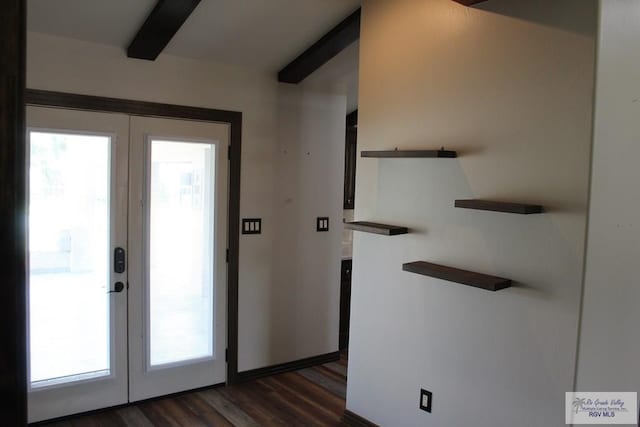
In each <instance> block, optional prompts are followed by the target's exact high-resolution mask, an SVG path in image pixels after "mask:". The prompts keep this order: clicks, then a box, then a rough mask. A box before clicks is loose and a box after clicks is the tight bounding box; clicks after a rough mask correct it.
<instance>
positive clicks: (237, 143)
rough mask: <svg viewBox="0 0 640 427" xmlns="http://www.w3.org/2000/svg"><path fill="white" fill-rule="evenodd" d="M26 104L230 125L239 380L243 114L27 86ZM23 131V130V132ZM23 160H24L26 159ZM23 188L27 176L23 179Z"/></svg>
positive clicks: (232, 296)
mask: <svg viewBox="0 0 640 427" xmlns="http://www.w3.org/2000/svg"><path fill="white" fill-rule="evenodd" d="M26 103H27V104H28V105H36V106H43V107H57V108H70V109H78V110H86V111H101V112H111V113H124V114H129V115H133V116H147V117H164V118H173V119H184V120H199V121H207V122H218V123H228V124H229V125H230V128H231V129H230V130H231V134H230V138H229V139H230V144H231V147H230V148H229V152H230V164H229V220H228V221H229V232H228V233H229V236H228V245H229V264H228V268H227V281H228V289H227V349H228V353H227V383H228V384H235V383H237V382H238V270H239V260H238V257H239V252H240V167H241V155H242V113H241V112H237V111H227V110H215V109H210V108H202V107H189V106H184V105H175V104H160V103H155V102H146V101H133V100H127V99H120V98H105V97H100V96H90V95H78V94H71V93H62V92H50V91H44V90H36V89H27V91H26ZM22 133H24V130H23V131H22ZM23 163H24V162H23ZM22 186H23V187H24V179H23V181H22Z"/></svg>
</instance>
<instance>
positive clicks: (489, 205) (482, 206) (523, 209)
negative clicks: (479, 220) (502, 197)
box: [455, 199, 544, 215]
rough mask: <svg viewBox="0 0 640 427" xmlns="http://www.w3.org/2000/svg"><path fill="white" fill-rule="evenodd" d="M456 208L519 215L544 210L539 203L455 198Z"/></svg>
mask: <svg viewBox="0 0 640 427" xmlns="http://www.w3.org/2000/svg"><path fill="white" fill-rule="evenodd" d="M455 206H456V208H464V209H478V210H482V211H494V212H506V213H515V214H521V215H530V214H539V213H543V212H544V208H543V207H542V206H540V205H526V204H522V203H508V202H496V201H491V200H477V199H472V200H456V203H455Z"/></svg>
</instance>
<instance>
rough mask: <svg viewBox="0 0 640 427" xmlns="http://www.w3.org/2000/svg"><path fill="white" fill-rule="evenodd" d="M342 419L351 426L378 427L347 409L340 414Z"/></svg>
mask: <svg viewBox="0 0 640 427" xmlns="http://www.w3.org/2000/svg"><path fill="white" fill-rule="evenodd" d="M342 421H343V422H344V423H345V424H346V425H348V426H352V427H380V426H379V425H378V424H375V423H372V422H371V421H369V420H368V419H366V418H363V417H361V416H360V415H358V414H356V413H355V412H351V411H350V410H348V409H345V410H344V414H343V415H342Z"/></svg>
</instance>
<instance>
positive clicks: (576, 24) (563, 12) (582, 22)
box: [474, 0, 598, 36]
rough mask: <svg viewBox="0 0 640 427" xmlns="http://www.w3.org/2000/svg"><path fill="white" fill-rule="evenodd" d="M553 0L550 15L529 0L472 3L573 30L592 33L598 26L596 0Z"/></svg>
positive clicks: (490, 9) (496, 0)
mask: <svg viewBox="0 0 640 427" xmlns="http://www.w3.org/2000/svg"><path fill="white" fill-rule="evenodd" d="M556 3H557V4H556V5H555V11H556V13H554V14H553V15H552V16H549V14H548V13H547V11H546V10H544V8H540V5H538V4H537V2H535V1H530V0H490V1H487V2H485V3H480V4H478V5H476V6H474V7H475V8H476V9H480V10H484V11H487V12H491V13H496V14H498V15H503V16H509V17H512V18H516V19H521V20H523V21H529V22H535V23H537V24H542V25H546V26H550V27H555V28H558V29H561V30H565V31H569V32H572V33H578V34H583V35H587V36H595V34H596V30H597V28H598V25H597V21H598V0H559V1H557V2H556ZM585 3H591V4H592V7H584V5H585ZM578 5H580V7H578Z"/></svg>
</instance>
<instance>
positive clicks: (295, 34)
mask: <svg viewBox="0 0 640 427" xmlns="http://www.w3.org/2000/svg"><path fill="white" fill-rule="evenodd" d="M155 3H156V0H133V1H132V0H28V3H27V4H28V18H27V19H28V28H29V30H30V31H35V32H41V33H46V34H53V35H59V36H63V37H71V38H75V39H80V40H87V41H93V42H97V43H102V44H108V45H112V46H119V47H122V48H126V47H127V46H128V44H129V42H130V41H131V40H132V39H133V37H134V36H135V34H136V33H137V31H138V29H139V28H140V26H141V25H142V23H143V22H144V20H145V19H146V17H147V15H148V14H149V12H150V11H151V10H152V9H153V7H154V5H155ZM359 5H360V0H202V2H201V3H200V4H199V5H198V6H197V8H196V9H195V10H194V12H193V14H192V15H191V16H190V17H189V18H188V19H187V21H186V22H185V23H184V25H183V26H182V27H181V28H180V30H179V31H178V33H177V34H176V35H175V36H174V38H173V39H172V40H171V42H170V43H169V45H168V46H167V48H166V49H165V50H164V52H166V53H169V54H172V55H177V56H183V57H188V58H197V59H207V60H214V61H218V62H223V63H228V64H237V65H245V66H249V67H253V68H255V69H259V70H263V71H270V72H276V71H278V70H279V69H280V68H282V67H283V66H284V65H286V64H287V63H289V62H290V61H291V60H292V59H294V58H295V57H296V56H297V55H298V54H300V53H301V52H302V51H304V50H305V49H306V48H307V47H309V46H311V44H312V43H313V42H315V41H316V40H318V39H319V38H320V37H321V36H322V35H324V34H325V33H326V32H327V31H329V30H330V29H331V28H333V27H334V26H335V25H336V24H338V23H339V22H340V21H341V20H342V19H343V18H346V17H347V16H348V15H349V14H350V13H351V12H353V11H354V10H355V9H357V8H358V6H359Z"/></svg>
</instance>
